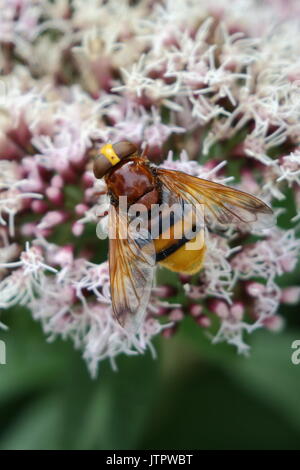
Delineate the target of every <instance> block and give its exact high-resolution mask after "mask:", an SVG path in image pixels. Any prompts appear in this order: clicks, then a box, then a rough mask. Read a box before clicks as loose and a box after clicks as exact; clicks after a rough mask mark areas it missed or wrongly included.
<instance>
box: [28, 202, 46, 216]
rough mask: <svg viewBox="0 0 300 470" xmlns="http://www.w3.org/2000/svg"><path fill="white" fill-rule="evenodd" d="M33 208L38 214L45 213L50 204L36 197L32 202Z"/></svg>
mask: <svg viewBox="0 0 300 470" xmlns="http://www.w3.org/2000/svg"><path fill="white" fill-rule="evenodd" d="M31 209H32V210H33V212H35V213H36V214H44V213H45V212H46V211H47V210H48V204H47V203H46V202H45V201H41V200H40V199H34V200H33V201H32V202H31Z"/></svg>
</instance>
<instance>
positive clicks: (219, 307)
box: [210, 300, 229, 318]
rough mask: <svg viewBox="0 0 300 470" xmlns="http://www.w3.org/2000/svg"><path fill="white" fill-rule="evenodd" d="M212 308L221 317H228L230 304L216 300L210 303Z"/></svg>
mask: <svg viewBox="0 0 300 470" xmlns="http://www.w3.org/2000/svg"><path fill="white" fill-rule="evenodd" d="M210 309H211V311H212V312H214V313H215V314H216V315H218V317H220V318H227V317H228V315H229V308H228V305H227V304H226V303H225V302H223V301H222V300H214V301H213V302H212V303H211V304H210Z"/></svg>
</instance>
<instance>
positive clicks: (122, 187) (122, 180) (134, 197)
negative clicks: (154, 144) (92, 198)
mask: <svg viewBox="0 0 300 470" xmlns="http://www.w3.org/2000/svg"><path fill="white" fill-rule="evenodd" d="M105 180H106V184H107V187H108V191H109V193H110V194H111V195H112V196H113V201H112V202H115V201H117V200H118V198H119V197H120V196H127V202H128V205H130V204H134V203H139V204H144V205H145V206H146V208H147V209H150V208H151V204H157V203H159V188H158V185H157V179H156V176H155V174H154V172H153V171H152V170H151V168H150V167H149V166H148V165H147V163H146V162H145V159H144V158H139V157H135V158H128V159H126V160H123V161H121V162H120V163H118V165H116V166H115V167H113V168H112V170H111V171H110V172H109V174H108V175H107V176H106V177H105Z"/></svg>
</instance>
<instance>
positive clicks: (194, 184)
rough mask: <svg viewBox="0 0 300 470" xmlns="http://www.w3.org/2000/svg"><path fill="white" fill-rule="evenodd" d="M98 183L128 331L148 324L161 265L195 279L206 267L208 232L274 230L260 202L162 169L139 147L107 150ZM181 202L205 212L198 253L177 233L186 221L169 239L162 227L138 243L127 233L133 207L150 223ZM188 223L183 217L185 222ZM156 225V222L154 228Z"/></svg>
mask: <svg viewBox="0 0 300 470" xmlns="http://www.w3.org/2000/svg"><path fill="white" fill-rule="evenodd" d="M94 174H95V177H96V178H104V179H105V182H106V185H107V189H108V195H109V196H110V201H111V204H110V209H109V227H113V228H114V230H113V232H114V234H115V236H114V237H112V238H110V239H109V272H110V285H111V298H112V307H113V313H114V316H115V318H116V319H117V320H118V322H119V323H120V324H121V325H122V326H125V327H127V328H128V327H129V326H130V325H131V326H132V325H134V327H136V326H137V325H139V324H140V323H141V321H142V319H143V318H144V315H145V312H146V308H147V305H148V302H149V297H150V293H151V288H152V283H153V278H154V271H155V265H156V264H157V263H159V264H160V265H163V266H165V267H166V268H168V269H170V270H172V271H176V272H180V273H184V274H194V273H196V272H198V271H199V270H200V269H201V267H202V265H203V260H204V256H205V251H206V243H205V234H206V228H210V227H213V226H214V225H216V224H220V225H221V226H223V227H224V225H228V224H236V225H239V226H241V225H245V224H251V225H253V224H254V225H255V227H256V228H267V227H269V226H271V225H273V224H272V215H273V212H272V210H271V209H270V207H268V206H267V205H266V204H265V203H264V202H262V201H261V200H260V199H258V198H256V197H254V196H252V195H250V194H247V193H245V192H242V191H239V190H236V189H233V188H230V187H227V186H224V185H222V184H218V183H213V182H211V181H207V180H205V179H201V178H198V177H195V176H191V175H188V174H186V173H183V172H180V171H174V170H167V169H162V168H158V167H157V166H155V165H154V164H153V163H150V161H149V160H148V159H147V156H146V152H145V151H144V152H143V153H142V155H140V154H139V152H138V149H137V147H136V146H135V145H134V144H133V143H131V142H128V141H122V142H118V143H116V144H106V145H104V146H103V147H102V148H101V149H100V150H99V151H98V152H97V155H96V158H95V160H94ZM124 196H126V197H127V202H128V208H129V210H128V212H126V211H124V210H122V211H121V210H120V205H119V201H120V197H124ZM174 201H176V202H177V203H179V204H180V205H181V207H183V206H185V205H190V207H192V209H193V210H192V212H193V215H192V218H191V220H192V223H191V225H193V228H194V222H193V220H194V221H195V213H196V212H195V211H194V208H196V207H197V206H200V207H201V208H202V215H203V221H204V223H202V224H200V225H199V226H198V229H197V230H196V232H195V233H194V235H193V236H194V238H193V239H192V240H191V241H192V242H193V241H197V243H198V248H197V250H195V249H189V248H188V243H187V242H188V241H190V238H189V239H187V238H186V237H183V236H182V237H181V238H180V239H177V238H176V237H175V235H174V227H175V226H176V224H177V225H178V223H179V224H180V223H182V220H178V217H177V220H175V219H174V218H173V220H171V219H170V228H171V231H170V232H169V236H168V237H164V229H162V227H161V225H162V224H161V217H162V216H161V214H160V223H158V224H157V225H156V227H158V231H157V233H156V235H155V236H153V235H149V232H147V235H145V236H140V235H139V238H137V237H135V236H134V235H132V234H131V233H130V231H127V232H126V234H127V235H126V237H124V236H121V233H122V232H124V230H125V229H126V228H127V227H128V225H129V223H130V220H131V216H130V215H129V212H130V207H132V206H133V205H134V204H136V203H138V204H142V205H143V207H144V208H145V210H144V213H143V214H144V218H145V217H146V219H147V220H148V223H150V219H151V218H152V219H153V216H152V215H151V213H150V209H151V207H152V206H153V205H157V204H160V203H162V202H164V203H165V204H167V206H168V205H170V204H171V203H174ZM181 219H183V216H181ZM152 221H153V220H151V222H152Z"/></svg>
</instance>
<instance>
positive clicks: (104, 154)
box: [94, 140, 137, 179]
mask: <svg viewBox="0 0 300 470" xmlns="http://www.w3.org/2000/svg"><path fill="white" fill-rule="evenodd" d="M136 152H137V147H136V146H135V145H134V144H133V143H132V142H128V141H126V140H124V141H122V142H117V143H116V144H113V145H112V144H106V145H103V147H101V149H100V151H99V154H98V156H97V157H96V159H95V161H94V175H95V177H96V178H98V179H100V178H103V176H104V175H105V174H106V173H107V172H108V171H109V170H110V169H111V168H112V167H113V166H115V165H117V163H119V162H120V161H121V160H122V159H123V158H126V157H130V156H131V155H134V154H135V153H136Z"/></svg>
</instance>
